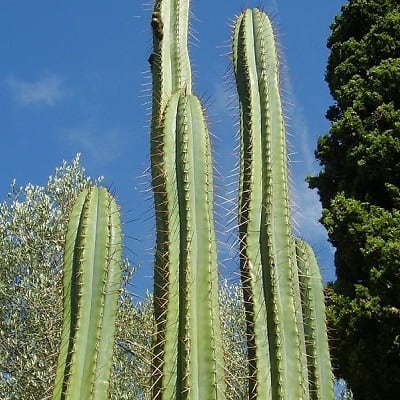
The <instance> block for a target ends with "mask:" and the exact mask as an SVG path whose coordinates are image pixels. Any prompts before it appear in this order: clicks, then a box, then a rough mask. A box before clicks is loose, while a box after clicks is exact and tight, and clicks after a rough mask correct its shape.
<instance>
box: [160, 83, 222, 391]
mask: <svg viewBox="0 0 400 400" xmlns="http://www.w3.org/2000/svg"><path fill="white" fill-rule="evenodd" d="M162 126H163V129H164V130H165V131H166V133H167V132H171V131H172V132H174V133H175V136H176V164H175V171H176V186H177V201H178V212H179V217H180V222H181V224H180V227H179V230H180V234H179V238H180V239H179V243H178V245H179V260H178V264H177V265H178V269H179V270H178V272H177V271H176V270H175V269H173V270H172V271H173V273H174V274H175V273H177V279H178V283H179V284H178V285H177V286H175V287H174V290H176V294H175V295H173V294H172V293H171V298H172V299H173V301H174V307H175V306H176V305H177V306H178V312H177V313H176V314H175V315H173V316H172V314H171V317H174V318H171V319H170V320H168V321H167V322H166V323H165V325H164V329H165V330H166V334H165V336H164V338H163V340H164V343H163V346H164V349H165V350H164V358H163V376H162V378H161V381H162V383H161V385H160V387H159V388H158V389H157V393H156V394H157V396H159V397H157V398H160V399H166V398H176V399H222V398H224V391H225V389H224V388H225V382H224V366H223V354H222V337H221V328H220V319H219V305H218V271H217V268H218V267H217V252H216V238H215V231H214V217H213V183H212V181H213V177H212V175H213V171H212V162H211V149H210V140H209V134H208V129H207V126H206V122H205V119H204V115H203V111H202V107H201V104H200V102H199V100H198V99H197V97H195V96H194V95H191V94H187V93H186V92H185V91H180V92H177V93H175V94H173V95H172V96H171V99H170V101H169V102H168V105H167V107H166V110H165V115H164V118H163V123H162ZM172 271H171V269H170V270H169V274H170V275H171V273H172ZM170 279H171V278H170ZM176 303H178V304H176ZM155 306H157V307H158V306H159V304H158V303H155ZM162 312H163V311H162V310H159V312H158V313H156V315H157V314H161V313H162ZM167 313H168V311H167ZM177 315H178V316H179V317H178V320H176V316H177ZM167 317H169V315H167ZM174 331H175V332H176V335H177V336H176V337H175V336H174V333H173V332H174ZM169 350H172V351H169ZM175 351H176V353H174V354H173V353H172V352H175ZM171 372H173V373H174V374H175V375H172V376H171ZM171 382H173V383H175V385H176V386H175V397H171V393H172V392H173V391H172V390H171V385H170V384H171ZM172 395H173V393H172ZM153 397H154V396H153Z"/></svg>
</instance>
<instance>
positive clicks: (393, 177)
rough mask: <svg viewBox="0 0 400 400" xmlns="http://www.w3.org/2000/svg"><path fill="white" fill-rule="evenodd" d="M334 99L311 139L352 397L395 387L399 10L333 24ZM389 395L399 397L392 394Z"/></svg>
mask: <svg viewBox="0 0 400 400" xmlns="http://www.w3.org/2000/svg"><path fill="white" fill-rule="evenodd" d="M331 29H332V33H331V36H330V37H329V39H328V48H329V49H330V51H331V53H330V56H329V60H328V66H327V72H326V81H327V82H328V84H329V88H330V92H331V94H332V96H333V98H334V100H335V103H334V105H333V106H331V107H330V108H329V110H328V112H327V118H328V120H330V121H331V128H330V131H329V134H327V135H325V136H322V137H320V138H319V141H318V148H317V151H316V157H317V159H318V160H319V162H320V165H321V166H322V171H321V172H320V173H319V175H318V176H314V177H311V178H309V184H310V187H311V188H316V189H318V192H319V195H320V198H321V202H322V206H323V215H322V218H321V221H322V223H323V224H324V225H325V227H326V229H327V230H328V234H329V240H330V241H331V243H332V244H333V245H334V246H335V248H336V254H335V265H336V273H337V281H336V282H335V283H334V284H332V285H331V286H330V287H329V289H328V295H329V296H328V299H329V300H328V306H329V307H328V314H329V315H328V317H329V323H330V325H331V328H333V329H332V335H333V337H334V340H333V341H332V347H333V357H334V359H335V360H336V362H337V368H338V369H337V374H338V375H339V376H340V377H344V378H345V379H346V381H347V382H348V383H349V386H350V387H351V388H352V390H353V392H354V396H355V398H356V399H382V398H396V397H397V393H398V390H399V389H400V3H399V1H398V0H375V1H372V0H350V1H349V2H348V4H345V5H344V6H343V7H342V12H341V15H339V16H337V17H336V19H335V22H334V23H333V24H332V26H331ZM395 393H396V395H395Z"/></svg>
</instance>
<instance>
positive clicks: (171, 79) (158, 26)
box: [149, 0, 191, 398]
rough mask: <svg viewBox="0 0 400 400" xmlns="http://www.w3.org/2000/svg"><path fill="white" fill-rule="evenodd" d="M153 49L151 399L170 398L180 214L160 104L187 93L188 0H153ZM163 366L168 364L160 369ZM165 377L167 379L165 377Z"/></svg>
mask: <svg viewBox="0 0 400 400" xmlns="http://www.w3.org/2000/svg"><path fill="white" fill-rule="evenodd" d="M151 26H152V30H153V52H152V54H151V55H150V57H149V62H150V68H151V73H152V118H151V133H150V157H151V174H152V188H153V193H154V205H155V218H156V235H157V237H156V249H155V266H154V304H155V306H154V314H155V322H156V331H155V334H154V345H153V346H154V348H153V377H152V378H153V397H154V398H159V397H158V396H161V390H162V391H163V396H165V397H164V398H172V396H173V394H174V392H175V390H176V379H175V378H174V376H175V377H176V363H174V362H173V361H172V360H174V358H175V357H176V351H177V342H178V335H177V332H176V326H177V325H176V324H177V321H178V315H179V311H178V307H179V296H178V284H179V281H178V276H179V270H178V263H179V257H180V255H179V249H180V248H179V242H180V228H179V226H180V215H179V209H178V193H177V187H176V170H175V168H176V143H175V142H176V135H175V131H174V130H171V131H167V130H165V129H163V126H162V125H163V123H162V122H163V119H164V114H165V107H166V105H167V103H168V102H169V101H170V98H171V95H172V94H173V93H175V92H177V91H179V90H182V89H183V88H185V89H186V91H187V92H190V91H191V69H190V60H189V53H188V29H189V28H188V27H189V1H188V0H156V1H155V4H154V8H153V13H152V17H151ZM165 368H172V369H171V370H166V369H165ZM165 376H168V377H169V378H168V380H167V379H165Z"/></svg>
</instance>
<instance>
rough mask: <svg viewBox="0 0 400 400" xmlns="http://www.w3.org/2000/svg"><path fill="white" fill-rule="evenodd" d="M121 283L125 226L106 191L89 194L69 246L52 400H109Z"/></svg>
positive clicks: (79, 204)
mask: <svg viewBox="0 0 400 400" xmlns="http://www.w3.org/2000/svg"><path fill="white" fill-rule="evenodd" d="M120 280H121V224H120V217H119V209H118V207H117V205H116V203H115V200H114V199H113V197H112V196H111V195H110V193H109V192H108V191H107V190H106V189H105V188H97V187H95V186H93V187H91V188H90V189H84V190H83V192H82V193H81V194H80V195H79V197H78V199H77V201H76V203H75V205H74V207H73V209H72V212H71V215H70V220H69V224H68V230H67V235H66V241H65V251H64V265H63V288H64V296H63V297H64V311H63V327H62V335H61V347H60V354H59V358H58V366H57V372H56V380H55V386H54V391H53V400H61V399H63V400H76V399H88V400H89V399H93V400H106V399H107V398H108V385H109V379H110V372H111V366H112V351H113V345H114V331H115V317H116V311H117V300H118V293H119V287H120Z"/></svg>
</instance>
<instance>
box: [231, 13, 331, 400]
mask: <svg viewBox="0 0 400 400" xmlns="http://www.w3.org/2000/svg"><path fill="white" fill-rule="evenodd" d="M233 65H234V72H235V78H236V85H237V90H238V95H239V109H240V149H241V154H240V182H239V240H240V259H241V276H242V285H243V293H244V300H245V311H246V321H247V343H248V358H249V398H250V399H266V398H268V399H273V400H278V399H293V400H297V399H309V398H313V399H314V398H320V399H321V398H323V399H324V400H327V399H330V398H333V390H332V388H333V386H332V379H331V378H332V377H331V374H330V373H329V374H328V376H324V377H321V376H319V375H320V374H319V372H321V373H323V374H326V373H327V371H326V370H323V368H325V367H327V366H328V365H329V353H328V352H326V349H327V340H326V327H325V318H322V315H321V314H322V311H323V298H322V292H321V291H320V292H321V293H320V296H319V297H318V296H315V297H314V298H315V299H318V300H319V301H320V304H319V305H318V307H316V308H315V309H312V307H313V303H312V301H308V297H307V296H308V295H309V294H310V293H311V292H312V290H310V291H307V294H308V295H306V296H304V295H303V297H302V296H301V290H300V289H302V287H308V286H307V284H305V283H304V281H302V285H301V286H300V283H299V279H300V278H299V277H300V276H301V273H302V272H303V274H307V273H308V271H306V269H305V267H304V265H305V263H304V257H301V258H300V262H298V260H297V258H296V245H295V241H294V238H293V236H292V231H291V226H290V208H289V199H288V198H289V194H288V177H287V175H288V172H287V155H286V137H285V123H284V116H283V112H282V105H281V100H280V81H279V63H278V55H277V49H276V44H275V37H274V32H273V29H272V26H271V23H270V21H269V19H268V17H267V16H266V15H265V14H264V13H263V12H262V11H260V10H259V9H253V10H246V11H244V12H243V13H242V14H241V15H240V16H239V17H238V19H237V20H236V23H235V26H234V32H233ZM309 250H310V249H309V248H308V247H307V250H304V248H303V246H301V249H300V251H302V252H304V251H306V252H307V254H308V253H309ZM307 257H308V256H307ZM299 263H300V264H301V267H302V271H301V272H300V274H299V268H298V267H299V265H298V264H299ZM317 291H318V290H317ZM302 305H303V307H302ZM312 311H314V312H317V313H319V314H318V320H315V319H314V317H316V316H317V314H315V313H314V314H313V316H312V317H311V316H310V313H311V312H312ZM303 313H304V314H305V316H306V318H304V317H303ZM310 325H311V326H310ZM317 331H318V335H316V332H317ZM324 332H325V337H323V335H324ZM315 336H317V338H318V339H321V346H322V347H324V345H323V344H326V346H325V347H324V352H323V353H322V354H318V357H321V359H320V360H316V359H315V357H316V355H315V353H316V351H315V350H316V347H313V346H312V345H311V344H310V343H308V341H313V340H314V337H315ZM324 341H325V342H324ZM319 350H321V348H319V347H318V351H319ZM309 360H310V361H309ZM313 362H315V364H318V363H319V362H321V365H323V367H322V366H321V369H320V370H319V371H318V373H317V369H318V368H315V366H312V364H313ZM307 366H310V370H311V371H310V372H308V369H307ZM329 370H330V369H329ZM314 379H315V380H316V381H315V382H314V381H313V380H314ZM321 385H322V386H323V385H325V386H327V388H324V390H322V392H321V393H323V396H322V397H321V396H319V395H316V393H317V390H316V388H317V387H319V386H321Z"/></svg>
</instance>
